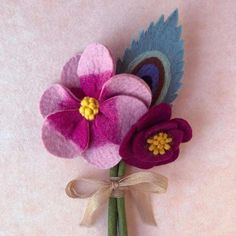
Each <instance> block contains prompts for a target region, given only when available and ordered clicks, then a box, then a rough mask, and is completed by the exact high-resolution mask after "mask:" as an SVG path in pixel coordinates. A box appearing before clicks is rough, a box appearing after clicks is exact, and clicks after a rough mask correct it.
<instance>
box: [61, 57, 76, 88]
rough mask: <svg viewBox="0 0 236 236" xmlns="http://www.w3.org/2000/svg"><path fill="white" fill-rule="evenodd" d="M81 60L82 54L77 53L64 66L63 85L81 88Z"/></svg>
mask: <svg viewBox="0 0 236 236" xmlns="http://www.w3.org/2000/svg"><path fill="white" fill-rule="evenodd" d="M79 60H80V54H77V55H75V56H74V57H72V58H71V59H70V60H69V61H68V62H67V63H66V64H65V65H64V67H63V70H62V73H61V81H62V83H63V85H64V86H66V87H68V88H72V87H76V88H79V76H78V75H77V68H78V63H79Z"/></svg>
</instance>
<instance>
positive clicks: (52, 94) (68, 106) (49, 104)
mask: <svg viewBox="0 0 236 236" xmlns="http://www.w3.org/2000/svg"><path fill="white" fill-rule="evenodd" d="M78 107H79V100H78V99H77V98H76V97H75V96H74V95H73V94H72V93H71V92H70V91H69V90H67V89H66V88H64V87H63V86H61V85H59V84H55V85H52V86H51V87H50V88H48V89H47V90H46V91H45V92H44V94H43V95H42V97H41V100H40V112H41V114H42V116H43V117H46V116H47V115H49V114H52V113H55V112H58V111H65V110H74V109H77V108H78Z"/></svg>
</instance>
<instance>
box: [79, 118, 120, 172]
mask: <svg viewBox="0 0 236 236" xmlns="http://www.w3.org/2000/svg"><path fill="white" fill-rule="evenodd" d="M100 131H101V130H100V129H98V127H97V126H96V124H95V123H94V122H93V123H91V127H90V135H91V142H90V145H89V148H88V149H87V150H86V151H85V152H84V153H83V157H84V158H85V159H86V160H87V161H88V162H89V163H91V164H92V165H95V166H96V167H98V168H101V169H108V168H111V167H113V166H115V165H116V164H117V163H118V162H119V161H120V160H121V157H120V156H119V152H118V149H119V146H118V145H115V144H112V143H110V142H109V141H108V140H107V138H106V137H105V136H104V135H103V134H102V133H100Z"/></svg>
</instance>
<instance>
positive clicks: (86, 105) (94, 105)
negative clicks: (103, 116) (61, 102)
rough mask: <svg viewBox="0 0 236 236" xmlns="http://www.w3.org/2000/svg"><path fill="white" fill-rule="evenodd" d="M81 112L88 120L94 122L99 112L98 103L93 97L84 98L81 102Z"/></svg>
mask: <svg viewBox="0 0 236 236" xmlns="http://www.w3.org/2000/svg"><path fill="white" fill-rule="evenodd" d="M79 112H80V114H81V115H82V116H83V117H84V118H85V119H86V120H94V119H95V117H96V115H97V114H98V112H99V103H98V101H97V100H96V99H95V98H92V97H84V98H83V99H82V101H81V102H80V108H79Z"/></svg>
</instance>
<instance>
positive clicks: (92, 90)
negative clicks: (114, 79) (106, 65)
mask: <svg viewBox="0 0 236 236" xmlns="http://www.w3.org/2000/svg"><path fill="white" fill-rule="evenodd" d="M109 78H110V73H107V72H105V73H100V74H98V75H93V74H91V75H87V76H83V77H80V86H81V89H82V90H83V92H84V93H85V94H86V95H87V96H89V97H94V98H96V99H98V98H99V95H100V92H101V89H102V86H103V84H104V83H105V82H106V81H107V80H108V79H109Z"/></svg>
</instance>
